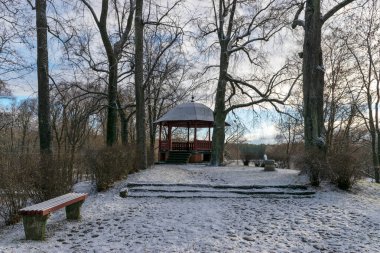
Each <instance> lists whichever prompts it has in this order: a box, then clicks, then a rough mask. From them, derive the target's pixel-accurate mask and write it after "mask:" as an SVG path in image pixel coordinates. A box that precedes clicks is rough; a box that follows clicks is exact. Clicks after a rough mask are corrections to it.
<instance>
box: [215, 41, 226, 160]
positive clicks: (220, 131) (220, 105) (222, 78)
mask: <svg viewBox="0 0 380 253" xmlns="http://www.w3.org/2000/svg"><path fill="white" fill-rule="evenodd" d="M227 45H228V41H227V40H224V41H222V42H221V44H220V46H221V53H220V60H219V63H220V72H219V79H218V86H217V90H216V97H215V110H214V131H213V133H212V148H211V161H210V164H211V165H213V166H219V165H221V164H222V163H223V160H224V157H223V156H224V154H223V152H224V141H225V120H226V116H227V114H226V111H225V107H226V105H225V95H226V85H227V71H228V64H229V54H228V50H227Z"/></svg>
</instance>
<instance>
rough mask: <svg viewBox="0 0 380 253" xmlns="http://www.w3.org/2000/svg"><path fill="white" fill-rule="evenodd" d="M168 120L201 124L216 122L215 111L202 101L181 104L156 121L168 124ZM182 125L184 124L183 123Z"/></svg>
mask: <svg viewBox="0 0 380 253" xmlns="http://www.w3.org/2000/svg"><path fill="white" fill-rule="evenodd" d="M168 122H178V123H181V122H198V123H200V125H199V126H201V125H202V124H204V125H210V124H212V123H213V122H214V112H213V111H212V110H211V109H210V108H209V107H207V106H205V105H204V104H200V103H195V102H191V103H185V104H180V105H178V106H176V107H174V108H173V109H171V110H170V111H168V112H167V113H166V114H164V115H163V116H162V117H161V118H159V119H158V120H156V121H155V122H154V123H163V124H164V125H166V124H167V123H168ZM181 125H182V124H181Z"/></svg>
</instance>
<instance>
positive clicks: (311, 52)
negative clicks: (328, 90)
mask: <svg viewBox="0 0 380 253" xmlns="http://www.w3.org/2000/svg"><path fill="white" fill-rule="evenodd" d="M353 1H354V0H343V1H341V2H340V3H338V4H337V5H335V6H334V7H333V8H331V9H330V10H327V11H326V13H325V14H324V15H323V14H322V13H321V0H306V1H302V2H300V3H299V9H298V11H297V12H296V15H295V18H294V21H293V23H292V28H293V29H295V28H296V27H297V26H300V27H302V28H303V29H304V41H303V51H302V53H301V57H302V59H303V62H302V66H303V67H302V71H303V100H304V132H305V148H306V149H313V148H315V147H319V146H320V145H321V143H320V140H321V138H323V137H324V134H325V133H324V120H323V93H324V73H325V67H324V65H323V57H322V49H321V34H322V27H323V25H324V24H325V22H326V21H327V20H328V19H329V18H331V17H332V16H333V15H334V14H335V13H336V12H338V11H339V10H341V9H342V8H344V7H345V6H346V5H348V4H349V3H351V2H353ZM304 7H305V19H304V20H301V19H300V18H299V16H300V14H301V13H302V11H303V10H304Z"/></svg>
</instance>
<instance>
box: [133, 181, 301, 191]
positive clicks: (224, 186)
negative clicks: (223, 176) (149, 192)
mask: <svg viewBox="0 0 380 253" xmlns="http://www.w3.org/2000/svg"><path fill="white" fill-rule="evenodd" d="M147 186H151V187H197V188H215V189H265V188H278V189H300V190H307V189H308V187H307V186H306V185H232V184H182V183H178V184H167V183H150V182H147V183H144V182H137V183H128V184H127V185H126V187H127V188H136V187H147Z"/></svg>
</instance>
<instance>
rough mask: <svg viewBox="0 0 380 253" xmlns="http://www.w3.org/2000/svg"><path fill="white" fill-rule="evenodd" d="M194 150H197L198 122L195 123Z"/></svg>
mask: <svg viewBox="0 0 380 253" xmlns="http://www.w3.org/2000/svg"><path fill="white" fill-rule="evenodd" d="M193 149H194V150H197V123H196V122H195V123H194V148H193Z"/></svg>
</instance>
